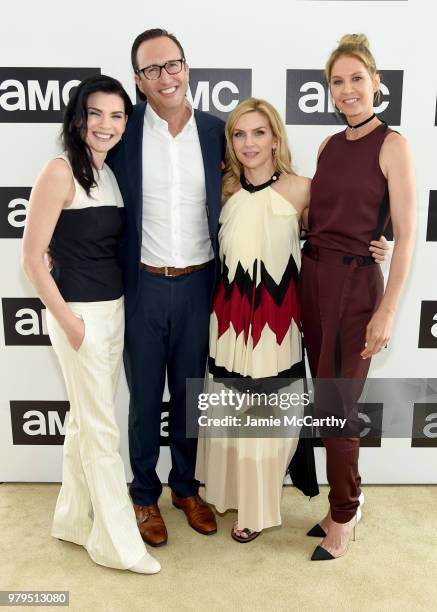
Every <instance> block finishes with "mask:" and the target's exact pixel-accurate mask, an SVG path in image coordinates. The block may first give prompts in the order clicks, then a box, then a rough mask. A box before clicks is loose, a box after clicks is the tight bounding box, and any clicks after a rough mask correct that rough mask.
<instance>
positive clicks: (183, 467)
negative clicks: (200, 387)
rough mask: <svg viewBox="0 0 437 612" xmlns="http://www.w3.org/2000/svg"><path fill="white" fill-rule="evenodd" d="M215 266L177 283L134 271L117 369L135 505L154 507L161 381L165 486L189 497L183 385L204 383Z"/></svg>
mask: <svg viewBox="0 0 437 612" xmlns="http://www.w3.org/2000/svg"><path fill="white" fill-rule="evenodd" d="M213 281H214V264H213V262H211V263H210V265H209V266H207V267H206V268H204V269H202V270H198V271H196V272H192V273H191V274H186V275H182V276H177V277H166V276H163V275H160V274H154V273H151V272H146V271H143V270H141V271H140V276H139V289H138V298H137V301H136V304H135V307H134V309H133V311H132V313H131V314H130V316H129V318H128V319H127V320H126V336H125V348H124V364H125V370H126V378H127V382H128V386H129V390H130V404H129V450H130V460H131V466H132V471H133V481H132V484H131V487H130V493H131V496H132V499H133V501H134V503H136V504H140V505H149V504H154V503H156V501H157V500H158V498H159V496H160V494H161V491H162V484H161V482H160V480H159V477H158V475H157V473H156V464H157V461H158V458H159V451H160V430H161V404H162V395H163V391H164V385H165V373H166V371H167V376H168V388H169V392H170V404H169V426H168V433H169V445H170V452H171V459H172V468H171V471H170V474H169V478H168V483H169V485H170V487H171V489H172V490H173V491H174V492H175V493H176V495H178V496H179V497H189V496H191V495H195V494H196V493H197V491H198V488H199V483H198V481H197V480H195V478H194V470H195V462H196V446H197V440H195V439H187V438H186V435H185V432H186V407H185V396H186V390H185V385H186V379H187V378H203V377H204V375H205V368H206V358H207V354H208V335H209V317H210V308H211V294H212V289H213Z"/></svg>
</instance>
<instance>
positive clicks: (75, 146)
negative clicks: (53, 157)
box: [61, 74, 133, 195]
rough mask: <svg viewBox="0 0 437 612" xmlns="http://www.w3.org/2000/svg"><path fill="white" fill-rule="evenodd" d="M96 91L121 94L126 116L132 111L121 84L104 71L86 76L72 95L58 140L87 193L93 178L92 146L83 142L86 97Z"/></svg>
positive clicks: (130, 103)
mask: <svg viewBox="0 0 437 612" xmlns="http://www.w3.org/2000/svg"><path fill="white" fill-rule="evenodd" d="M97 92H102V93H107V94H116V95H118V96H120V98H121V99H122V100H123V103H124V112H125V113H126V115H127V116H129V115H130V114H131V113H132V108H133V107H132V102H131V100H130V98H129V96H128V94H127V93H126V91H125V89H124V87H123V85H122V84H121V83H120V82H119V81H117V80H116V79H113V78H112V77H109V76H105V75H104V74H102V75H98V76H92V77H89V78H88V79H85V80H84V81H82V83H80V85H78V87H77V88H76V90H75V91H74V92H73V94H72V95H71V97H70V100H69V102H68V104H67V107H66V109H65V113H64V121H63V125H62V132H61V141H62V145H63V147H64V150H65V152H66V153H67V157H68V159H69V161H70V164H71V168H72V170H73V175H74V178H75V179H76V180H77V181H78V183H79V185H81V187H83V188H84V189H85V191H86V193H87V194H88V195H89V193H90V190H91V188H92V187H94V186H95V184H96V181H95V177H94V172H93V163H92V156H91V150H90V148H89V146H88V145H87V143H86V142H85V137H86V130H87V120H88V111H87V101H88V97H89V96H90V95H91V94H93V93H97Z"/></svg>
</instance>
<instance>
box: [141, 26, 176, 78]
mask: <svg viewBox="0 0 437 612" xmlns="http://www.w3.org/2000/svg"><path fill="white" fill-rule="evenodd" d="M161 36H166V37H167V38H169V39H170V40H172V41H173V42H174V44H175V45H177V47H178V49H179V51H180V52H181V55H182V58H183V59H185V53H184V50H183V48H182V45H181V43H180V42H179V41H178V39H177V38H176V36H175V35H174V34H170V32H167V30H163V29H162V28H152V29H151V30H146V31H145V32H142V33H141V34H138V36H137V37H136V39H135V40H134V44H133V45H132V50H131V54H130V58H131V62H132V68H133V69H134V72H135V73H136V72H137V71H138V69H139V66H138V62H137V51H138V47H139V46H140V45H141V43H143V42H146V40H153V39H154V38H161ZM174 59H176V58H174Z"/></svg>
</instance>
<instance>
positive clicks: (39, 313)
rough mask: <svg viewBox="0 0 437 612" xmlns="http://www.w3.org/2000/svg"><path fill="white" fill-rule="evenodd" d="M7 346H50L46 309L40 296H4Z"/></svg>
mask: <svg viewBox="0 0 437 612" xmlns="http://www.w3.org/2000/svg"><path fill="white" fill-rule="evenodd" d="M2 308H3V327H4V332H5V344H6V346H49V345H50V344H51V343H50V338H49V336H48V333H47V325H46V317H45V314H46V310H45V306H44V304H43V303H42V302H41V300H40V299H38V298H2Z"/></svg>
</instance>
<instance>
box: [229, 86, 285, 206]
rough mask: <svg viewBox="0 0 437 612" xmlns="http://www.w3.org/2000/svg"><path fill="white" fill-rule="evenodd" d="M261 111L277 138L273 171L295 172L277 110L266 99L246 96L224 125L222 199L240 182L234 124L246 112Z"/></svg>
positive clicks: (241, 170) (240, 170)
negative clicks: (224, 144) (224, 152)
mask: <svg viewBox="0 0 437 612" xmlns="http://www.w3.org/2000/svg"><path fill="white" fill-rule="evenodd" d="M254 112H259V113H262V114H263V115H264V116H265V117H266V118H267V119H268V121H269V123H270V127H271V129H272V132H273V135H274V137H275V138H276V139H277V141H278V144H277V146H276V150H275V155H274V156H273V158H272V161H273V166H274V168H275V172H276V171H277V172H280V173H281V174H296V173H295V172H294V170H293V168H292V165H291V154H290V149H289V147H288V138H287V132H286V130H285V125H284V122H283V121H282V119H281V116H280V115H279V113H278V111H277V110H276V109H275V108H274V107H273V106H272V105H271V104H270V103H269V102H267V101H266V100H261V99H259V98H247V99H246V100H244V101H243V102H241V103H240V104H239V105H238V106H237V107H235V108H234V110H233V111H232V112H231V113H230V114H229V116H228V120H227V121H226V125H225V136H226V156H225V171H224V174H223V201H226V200H227V199H228V198H229V196H230V195H232V193H234V191H235V187H236V185H238V184H239V182H240V176H241V173H242V172H243V165H242V164H241V163H240V162H239V161H238V159H237V156H236V155H235V151H234V147H233V144H232V135H233V133H234V129H235V126H236V124H237V122H238V120H239V119H240V117H242V116H243V115H245V114H246V113H254Z"/></svg>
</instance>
